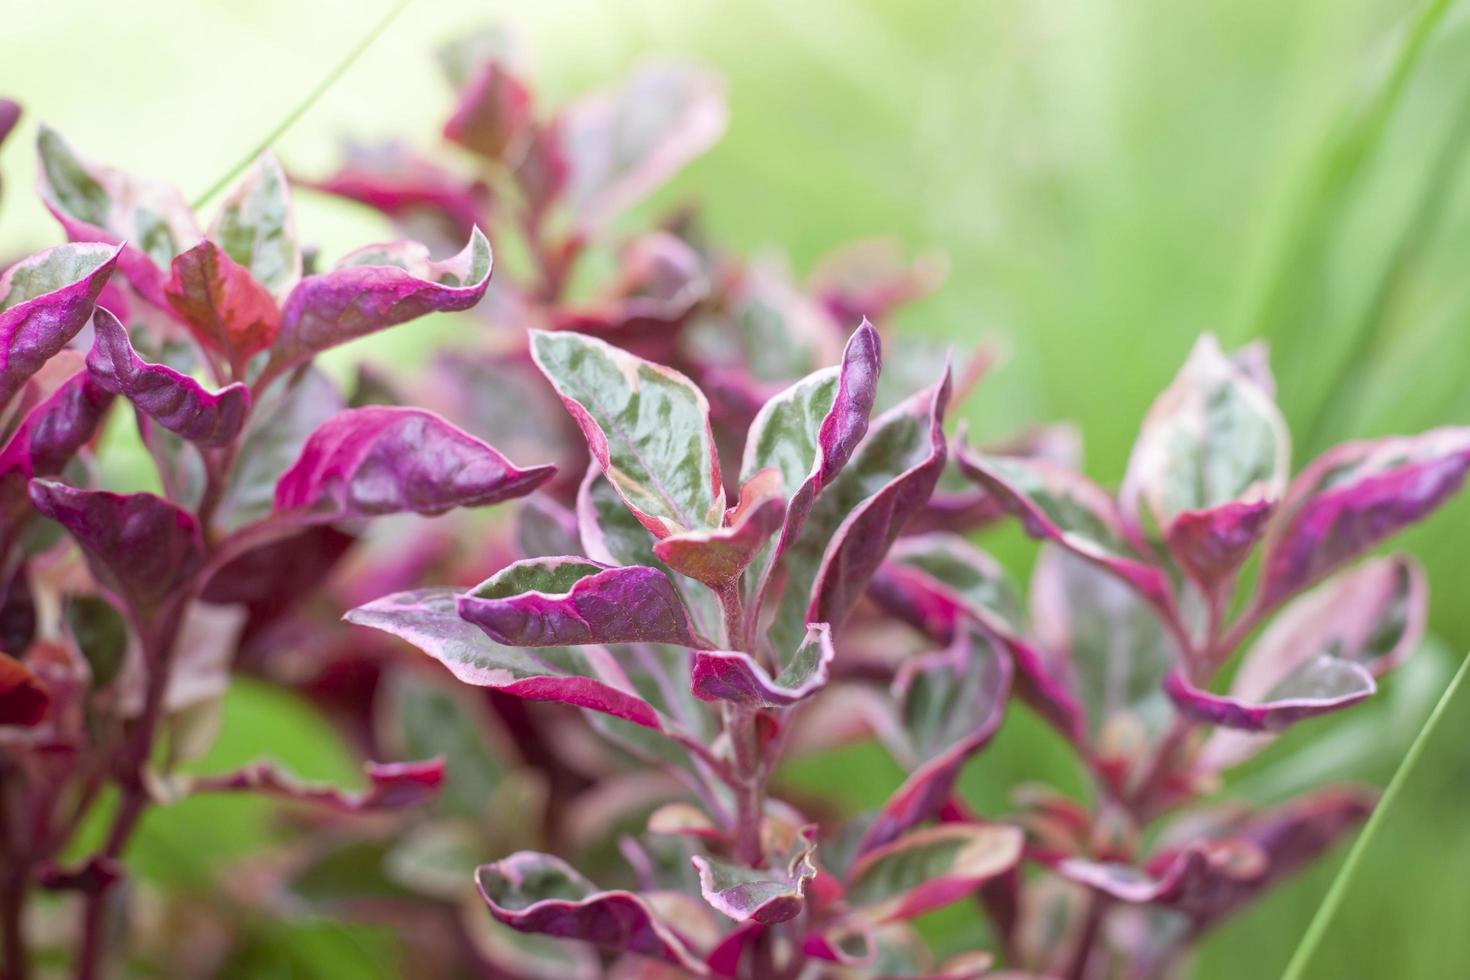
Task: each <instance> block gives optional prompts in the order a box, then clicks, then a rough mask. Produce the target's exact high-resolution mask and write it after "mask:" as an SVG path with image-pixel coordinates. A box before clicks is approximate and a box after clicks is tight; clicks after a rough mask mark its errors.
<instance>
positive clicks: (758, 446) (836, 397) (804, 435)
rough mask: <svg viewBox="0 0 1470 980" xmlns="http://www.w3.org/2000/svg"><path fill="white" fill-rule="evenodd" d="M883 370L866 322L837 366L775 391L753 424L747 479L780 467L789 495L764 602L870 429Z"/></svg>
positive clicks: (744, 469)
mask: <svg viewBox="0 0 1470 980" xmlns="http://www.w3.org/2000/svg"><path fill="white" fill-rule="evenodd" d="M882 369H883V354H882V342H881V341H880V339H879V337H878V331H877V330H875V329H874V328H873V325H872V324H871V323H868V322H867V321H866V320H865V321H863V322H862V323H861V324H860V325H859V326H858V328H857V330H855V331H854V332H853V335H852V336H851V337H850V338H849V339H848V341H847V346H846V347H845V348H844V349H843V352H842V363H841V364H840V365H839V366H838V367H834V368H825V369H823V370H821V371H817V372H816V373H814V374H811V375H809V376H807V377H806V378H803V379H802V380H801V381H798V382H797V383H796V384H794V385H792V386H791V387H790V388H787V389H786V390H785V391H783V392H781V393H780V394H778V395H776V396H775V397H774V398H772V399H771V400H770V401H768V402H766V403H765V405H763V406H762V407H761V409H760V411H759V412H758V413H757V414H756V417H755V420H754V421H753V422H752V423H751V425H750V432H749V433H748V434H747V436H746V440H745V458H744V460H743V461H742V463H741V467H740V469H741V473H740V478H741V480H743V481H748V480H750V479H751V478H752V477H754V476H755V474H756V473H758V472H760V471H761V470H766V469H775V470H776V471H777V472H778V473H780V474H781V482H782V488H783V491H784V493H785V496H786V499H787V505H786V519H785V521H784V523H783V524H782V527H781V535H780V537H779V538H778V539H777V541H776V544H775V546H774V548H773V550H772V551H771V553H770V555H769V556H768V557H767V558H766V560H765V563H764V566H763V568H762V570H761V579H760V592H759V595H760V600H759V601H758V604H760V603H761V602H763V600H764V598H765V595H766V592H767V590H768V589H769V588H770V587H771V582H772V579H773V576H774V575H775V574H776V569H777V568H778V567H779V565H780V563H781V560H782V558H783V557H784V556H785V554H786V552H787V550H788V549H790V548H791V546H792V545H793V544H794V543H795V542H796V541H797V539H798V538H799V537H800V536H801V532H802V528H803V527H804V526H805V525H806V519H807V517H808V516H809V515H810V514H811V511H812V507H813V505H814V504H815V503H816V500H817V495H818V494H820V493H821V492H822V491H823V490H824V489H826V488H827V486H828V485H830V484H831V483H832V481H833V480H835V479H836V478H837V476H838V474H839V473H841V472H842V469H843V467H844V466H846V465H847V461H848V459H850V458H851V457H852V454H853V452H854V451H855V450H856V449H857V447H858V445H859V444H860V443H861V442H862V440H863V436H864V435H866V434H867V431H868V416H869V415H870V414H871V412H872V411H873V400H874V398H876V397H877V391H878V376H879V374H880V373H881V371H882ZM829 533H830V529H829Z"/></svg>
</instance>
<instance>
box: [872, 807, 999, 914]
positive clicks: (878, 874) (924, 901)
mask: <svg viewBox="0 0 1470 980" xmlns="http://www.w3.org/2000/svg"><path fill="white" fill-rule="evenodd" d="M1022 841H1023V836H1022V833H1021V831H1020V829H1019V828H1017V827H1007V826H1003V825H1001V824H973V823H944V824H938V825H937V826H933V827H925V828H923V829H920V830H913V831H909V832H908V833H906V834H904V835H903V836H902V837H898V838H896V839H894V840H891V841H889V842H888V843H886V844H883V845H881V846H879V847H874V848H872V849H871V850H868V851H866V852H865V853H864V854H863V855H862V856H861V857H859V858H858V860H857V863H856V864H854V865H853V867H852V870H851V871H849V872H848V874H847V900H848V902H849V903H850V904H852V905H853V906H854V907H855V908H856V909H857V911H858V914H859V915H862V916H863V917H864V918H867V919H869V920H872V921H874V922H890V921H894V920H898V919H912V918H915V917H917V916H920V915H923V914H924V913H925V912H929V911H932V910H934V909H936V908H940V907H942V906H945V905H948V904H950V903H951V902H955V901H958V900H960V899H962V898H967V897H969V896H971V895H973V894H974V893H975V891H976V890H977V889H978V888H979V887H980V886H981V885H982V884H984V883H985V882H987V881H989V880H990V879H992V878H994V877H996V876H998V875H1002V874H1005V873H1006V872H1007V871H1009V870H1011V869H1012V868H1014V867H1015V866H1016V864H1017V863H1018V862H1019V861H1020V860H1021V845H1022Z"/></svg>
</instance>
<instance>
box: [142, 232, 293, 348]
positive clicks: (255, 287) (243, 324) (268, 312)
mask: <svg viewBox="0 0 1470 980" xmlns="http://www.w3.org/2000/svg"><path fill="white" fill-rule="evenodd" d="M163 291H164V295H165V296H167V297H168V302H169V306H170V307H171V308H172V309H173V311H174V312H175V313H177V314H178V315H179V316H180V317H181V318H182V319H183V321H184V323H185V325H186V326H188V328H189V332H190V333H192V334H193V335H194V338H195V339H196V340H198V341H199V343H200V344H201V345H203V346H204V347H205V348H206V349H207V350H211V351H214V352H215V353H217V354H222V355H223V356H224V357H225V359H226V360H227V361H229V362H230V366H231V367H232V368H233V369H234V371H235V374H236V375H237V376H238V375H241V374H243V373H244V371H245V365H246V364H247V363H248V362H249V361H250V359H251V358H252V357H254V356H255V355H256V354H258V353H260V352H261V351H263V350H266V349H267V348H269V347H270V346H271V344H273V343H275V341H276V337H277V335H278V334H279V333H280V332H281V311H280V308H279V307H278V306H277V305H276V299H275V297H274V296H272V295H271V293H270V290H268V289H266V287H265V286H264V284H262V283H261V282H259V281H258V280H257V279H256V278H255V277H254V276H252V275H251V274H250V271H249V270H248V269H246V268H245V267H244V266H242V265H240V264H239V263H237V262H236V261H235V260H234V259H232V258H231V257H230V256H229V254H228V253H227V252H225V251H224V250H223V249H221V248H220V247H219V246H218V245H216V244H215V243H214V242H212V241H209V240H205V241H202V242H200V243H199V244H198V245H195V246H194V247H193V248H190V249H187V250H185V251H183V252H180V253H179V254H178V255H176V256H174V259H173V262H172V263H171V264H170V266H169V277H168V282H167V283H166V284H165V285H164V287H163Z"/></svg>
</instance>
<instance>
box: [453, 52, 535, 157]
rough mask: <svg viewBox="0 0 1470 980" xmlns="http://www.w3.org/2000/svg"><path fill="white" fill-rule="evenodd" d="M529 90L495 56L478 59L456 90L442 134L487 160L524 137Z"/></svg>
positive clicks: (505, 151) (499, 155)
mask: <svg viewBox="0 0 1470 980" xmlns="http://www.w3.org/2000/svg"><path fill="white" fill-rule="evenodd" d="M530 122H531V93H530V91H529V90H528V89H527V88H526V86H525V85H524V84H522V82H521V80H520V79H518V78H516V76H515V75H514V74H513V73H512V72H511V71H510V69H509V67H508V66H507V65H506V64H505V63H504V62H502V61H499V60H488V61H485V62H482V63H481V64H480V65H479V67H478V68H477V69H476V70H475V72H474V74H473V75H472V76H471V77H470V78H469V79H468V81H467V82H466V83H465V85H464V87H463V88H462V89H461V90H460V93H459V103H458V105H456V106H455V108H454V114H453V115H451V116H450V117H449V121H448V122H446V123H445V124H444V138H445V139H447V140H449V141H451V142H454V143H458V144H459V145H460V146H463V147H464V148H465V149H467V150H470V151H472V152H474V153H478V154H479V155H481V156H483V157H486V158H488V159H491V160H499V159H502V158H503V157H505V155H506V153H507V151H509V150H511V149H512V148H514V147H515V146H517V145H518V144H519V143H520V142H521V141H523V140H524V139H525V138H526V135H527V130H528V127H529V125H530Z"/></svg>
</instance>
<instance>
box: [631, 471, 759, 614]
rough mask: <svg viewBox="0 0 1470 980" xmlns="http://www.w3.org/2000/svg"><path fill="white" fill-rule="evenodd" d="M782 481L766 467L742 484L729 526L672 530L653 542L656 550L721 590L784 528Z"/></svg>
mask: <svg viewBox="0 0 1470 980" xmlns="http://www.w3.org/2000/svg"><path fill="white" fill-rule="evenodd" d="M779 482H780V475H779V474H778V473H777V472H776V471H775V470H761V471H760V472H759V473H757V474H756V475H755V476H754V477H752V478H751V479H750V480H749V481H748V482H747V483H746V484H745V485H744V486H743V487H741V488H740V502H739V503H738V504H736V505H735V506H734V507H732V508H730V510H729V511H728V512H727V513H726V514H725V523H724V526H722V527H719V528H715V529H713V530H697V531H685V532H683V533H682V534H673V535H670V536H669V537H666V538H664V539H663V540H662V541H659V542H658V543H657V544H655V545H654V546H653V553H654V555H656V556H657V557H658V558H659V560H660V561H662V562H663V563H664V564H665V565H667V566H669V567H670V568H672V569H673V570H674V571H676V572H678V573H680V574H681V575H687V576H688V577H690V578H692V579H695V580H696V581H699V582H703V583H704V584H705V585H708V586H709V587H710V588H712V589H715V590H717V591H718V590H720V589H723V588H725V587H727V586H729V585H731V584H732V583H734V582H735V581H736V580H737V579H738V578H739V577H740V576H741V575H743V574H744V573H745V569H746V568H747V567H749V565H750V563H751V562H752V561H754V560H755V557H756V554H757V553H758V552H759V551H760V549H761V547H762V546H764V545H765V543H766V541H767V540H768V539H769V538H770V536H771V535H772V534H774V533H776V531H777V530H779V529H780V527H781V524H782V520H783V518H785V516H786V503H785V501H783V500H782V499H781V493H780V489H779V486H778V484H779Z"/></svg>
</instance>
